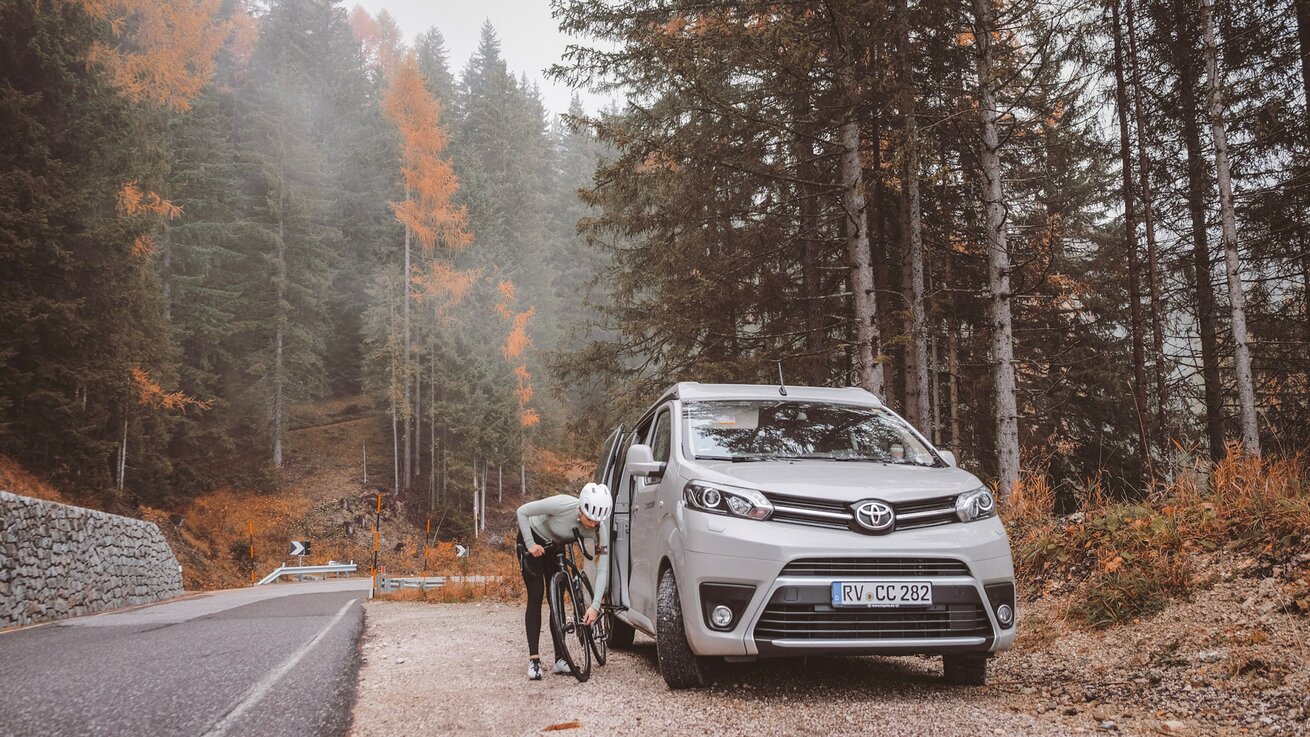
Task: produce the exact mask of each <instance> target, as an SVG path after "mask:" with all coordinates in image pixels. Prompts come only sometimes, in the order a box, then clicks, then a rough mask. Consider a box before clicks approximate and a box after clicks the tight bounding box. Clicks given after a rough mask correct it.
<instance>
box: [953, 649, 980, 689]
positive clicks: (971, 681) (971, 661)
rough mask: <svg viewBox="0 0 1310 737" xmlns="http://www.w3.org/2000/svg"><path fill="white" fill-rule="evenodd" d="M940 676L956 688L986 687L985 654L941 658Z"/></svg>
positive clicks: (965, 654)
mask: <svg viewBox="0 0 1310 737" xmlns="http://www.w3.org/2000/svg"><path fill="white" fill-rule="evenodd" d="M942 675H943V676H945V677H946V682H947V683H950V684H953V685H956V686H985V685H987V654H986V653H959V654H954V655H943V656H942Z"/></svg>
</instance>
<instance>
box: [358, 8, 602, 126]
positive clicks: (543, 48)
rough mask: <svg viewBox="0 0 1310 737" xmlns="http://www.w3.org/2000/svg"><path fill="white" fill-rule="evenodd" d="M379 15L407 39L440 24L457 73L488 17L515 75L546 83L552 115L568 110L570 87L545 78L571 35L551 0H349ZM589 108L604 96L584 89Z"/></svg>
mask: <svg viewBox="0 0 1310 737" xmlns="http://www.w3.org/2000/svg"><path fill="white" fill-rule="evenodd" d="M343 5H344V6H345V7H346V8H347V9H350V8H352V7H354V6H355V5H360V6H362V7H363V8H364V9H365V10H367V11H368V12H370V13H372V14H373V15H377V14H378V11H380V10H386V11H387V12H388V13H391V15H392V17H394V18H395V19H396V22H397V23H398V24H399V25H400V30H401V31H402V32H403V33H404V34H405V42H406V43H410V42H412V41H413V40H414V37H415V36H417V35H418V34H420V33H422V32H424V31H426V30H427V29H429V28H431V27H433V26H436V28H437V30H439V31H441V35H442V36H444V37H445V39H446V49H447V50H448V51H449V52H450V71H451V73H452V74H454V75H455V76H456V77H458V76H459V74H460V71H461V70H463V68H464V65H465V64H466V63H467V62H468V59H469V57H470V56H472V54H473V52H474V51H475V50H476V49H477V47H478V37H479V34H480V32H481V28H482V21H483V20H490V21H491V24H492V25H493V26H495V27H496V33H497V35H499V36H500V52H501V55H502V56H504V57H505V62H506V63H507V64H508V65H509V70H510V72H512V73H513V74H514V76H515V77H517V76H519V74H527V75H528V78H529V79H532V80H535V81H536V82H537V83H538V84H540V85H541V97H542V102H544V103H545V105H546V109H547V110H549V111H551V112H552V113H562V112H565V111H567V110H568V107H569V95H570V90H569V88H568V87H567V86H565V85H563V84H559V83H557V82H555V81H553V80H549V79H547V78H546V75H545V70H546V69H548V68H549V67H550V66H551V65H552V64H555V63H556V62H558V61H559V60H560V56H561V55H562V54H563V53H564V47H565V46H567V45H568V44H569V43H570V40H571V39H570V37H569V36H566V35H564V34H563V33H561V32H560V30H559V26H557V25H556V23H555V20H554V19H553V18H551V17H550V2H549V0H475V1H472V2H471V1H470V0H354V1H352V0H345V2H344V3H343ZM579 95H580V96H581V97H582V101H583V105H584V106H586V108H587V109H588V110H595V109H597V108H598V107H600V106H601V104H602V100H600V99H599V98H596V97H594V96H592V95H589V94H587V93H586V91H579Z"/></svg>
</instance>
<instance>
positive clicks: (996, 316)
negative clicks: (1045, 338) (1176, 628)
mask: <svg viewBox="0 0 1310 737" xmlns="http://www.w3.org/2000/svg"><path fill="white" fill-rule="evenodd" d="M991 3H992V0H973V8H974V16H975V26H974V28H975V32H974V38H975V39H976V43H977V45H978V108H979V114H980V115H981V117H982V119H981V121H980V123H981V125H980V128H981V131H980V132H981V139H982V146H981V147H980V149H979V165H980V168H981V170H982V178H983V181H982V195H983V207H984V209H985V213H986V228H987V286H988V292H989V293H990V299H991V322H992V362H993V378H992V383H993V385H994V386H993V388H994V391H995V395H996V396H995V404H996V407H995V411H996V455H997V473H998V475H999V479H998V483H997V492H998V493H999V495H1000V496H1001V498H1005V497H1006V496H1008V495H1009V494H1010V492H1011V491H1013V490H1014V487H1015V484H1017V483H1018V481H1019V410H1018V402H1017V399H1016V396H1015V391H1016V388H1015V371H1014V332H1013V325H1012V323H1011V318H1010V297H1011V295H1010V270H1011V268H1012V267H1011V265H1010V253H1009V250H1008V244H1007V241H1006V233H1005V203H1004V201H1003V200H1002V192H1001V158H1000V137H999V135H998V132H997V129H996V119H997V110H996V99H995V97H994V93H993V90H992V85H993V84H994V80H993V79H992V42H993V38H992V35H993V33H995V31H996V20H995V18H994V16H993V12H994V11H993V8H992V5H991Z"/></svg>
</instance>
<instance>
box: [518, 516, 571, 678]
mask: <svg viewBox="0 0 1310 737" xmlns="http://www.w3.org/2000/svg"><path fill="white" fill-rule="evenodd" d="M518 550H519V568H520V569H522V571H523V586H524V587H525V588H527V590H528V610H527V611H526V612H524V613H523V627H524V629H526V630H527V632H528V655H537V648H538V645H540V643H541V601H542V599H543V598H545V595H546V586H547V584H548V583H549V582H550V577H551V575H552V574H554V573H555V568H554V567H553V566H551V565H550V564H551V563H553V562H554V559H553V558H549V557H548V556H545V555H543V556H541V557H540V558H533V557H532V556H531V555H528V553H527V549H526V548H524V547H523V536H522V534H520V535H519V539H518ZM550 639H551V643H552V644H553V645H554V646H555V660H560V659H562V658H563V657H564V651H563V648H561V647H560V645H559V642H558V641H556V640H555V630H551V631H550Z"/></svg>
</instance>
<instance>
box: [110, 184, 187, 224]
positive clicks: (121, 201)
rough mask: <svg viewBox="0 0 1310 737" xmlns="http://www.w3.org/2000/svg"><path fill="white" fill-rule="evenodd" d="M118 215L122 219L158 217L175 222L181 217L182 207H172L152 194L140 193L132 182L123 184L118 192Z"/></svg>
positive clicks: (170, 203) (169, 203)
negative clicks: (140, 216)
mask: <svg viewBox="0 0 1310 737" xmlns="http://www.w3.org/2000/svg"><path fill="white" fill-rule="evenodd" d="M118 214H119V215H120V216H122V217H131V216H133V215H158V216H160V217H165V218H168V219H169V220H176V219H177V218H178V217H180V216H181V215H182V206H181V205H174V204H173V203H172V202H169V201H168V200H166V199H164V198H162V197H160V196H159V195H157V194H155V193H154V192H142V191H141V190H140V189H138V188H137V186H136V182H135V181H132V182H124V183H123V188H122V189H120V190H119V191H118Z"/></svg>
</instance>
